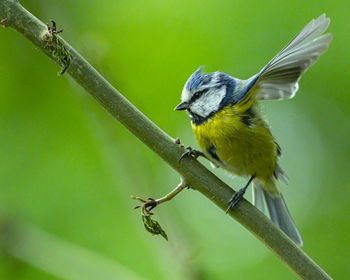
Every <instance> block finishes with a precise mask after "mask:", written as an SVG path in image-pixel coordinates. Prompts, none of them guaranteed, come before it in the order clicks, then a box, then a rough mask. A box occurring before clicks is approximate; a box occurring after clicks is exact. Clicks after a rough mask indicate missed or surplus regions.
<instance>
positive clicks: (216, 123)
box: [192, 106, 277, 183]
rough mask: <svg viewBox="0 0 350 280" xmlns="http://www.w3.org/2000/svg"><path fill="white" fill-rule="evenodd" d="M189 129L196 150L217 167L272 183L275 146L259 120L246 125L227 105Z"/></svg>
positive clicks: (264, 125) (268, 132) (262, 122)
mask: <svg viewBox="0 0 350 280" xmlns="http://www.w3.org/2000/svg"><path fill="white" fill-rule="evenodd" d="M192 129H193V133H194V135H195V138H196V141H197V143H198V145H199V147H200V149H201V150H202V151H203V152H204V153H205V154H206V155H207V156H208V157H209V158H210V159H211V160H212V161H213V162H214V163H216V164H217V165H219V166H220V167H223V168H225V169H226V170H228V171H230V172H232V173H235V174H237V175H240V176H253V175H255V176H256V178H257V179H259V180H260V181H262V182H265V183H267V182H269V181H272V180H273V176H272V174H273V172H274V170H275V168H276V162H277V146H276V143H275V141H274V139H273V137H272V135H271V133H270V130H269V128H268V126H267V125H266V123H265V122H264V121H263V120H262V119H260V118H255V119H253V120H252V123H251V125H250V126H248V125H246V124H244V123H243V122H242V121H241V118H240V116H239V115H238V114H237V113H236V112H235V111H234V108H233V107H231V106H230V107H226V108H224V109H222V110H221V111H219V112H217V113H216V114H215V115H214V116H213V117H212V118H210V119H209V120H208V121H206V122H204V123H202V124H200V125H198V126H197V125H195V124H194V123H192ZM213 151H215V153H216V155H217V157H218V158H219V159H220V160H218V159H217V158H216V157H215V155H214V156H213Z"/></svg>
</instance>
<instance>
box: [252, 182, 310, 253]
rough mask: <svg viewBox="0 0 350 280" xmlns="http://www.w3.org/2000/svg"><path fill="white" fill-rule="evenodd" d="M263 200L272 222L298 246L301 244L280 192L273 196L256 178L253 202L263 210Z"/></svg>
mask: <svg viewBox="0 0 350 280" xmlns="http://www.w3.org/2000/svg"><path fill="white" fill-rule="evenodd" d="M264 200H265V202H266V206H267V209H268V211H269V214H270V218H271V220H272V221H273V223H274V224H275V225H276V226H278V227H279V228H280V229H281V230H282V231H283V232H284V233H285V234H287V235H288V236H289V238H290V239H292V240H293V241H294V242H295V243H296V244H297V245H298V246H303V241H302V239H301V236H300V233H299V231H298V229H297V227H296V225H295V223H294V221H293V219H292V217H291V215H290V214H289V211H288V208H287V205H286V203H285V201H284V199H283V196H282V194H281V193H280V194H279V195H278V196H276V197H274V196H272V195H271V194H269V193H268V192H267V191H265V190H264V189H263V187H262V186H261V185H260V184H259V182H258V181H257V180H255V181H254V187H253V204H254V205H255V206H256V207H257V208H258V209H259V210H260V211H262V212H264Z"/></svg>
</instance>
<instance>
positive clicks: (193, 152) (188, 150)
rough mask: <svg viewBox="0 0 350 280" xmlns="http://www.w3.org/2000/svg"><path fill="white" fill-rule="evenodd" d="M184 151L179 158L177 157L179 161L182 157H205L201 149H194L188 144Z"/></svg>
mask: <svg viewBox="0 0 350 280" xmlns="http://www.w3.org/2000/svg"><path fill="white" fill-rule="evenodd" d="M185 150H186V152H184V153H183V154H182V155H181V157H180V159H179V162H180V161H181V160H182V159H183V158H184V157H189V158H190V157H192V158H194V159H197V158H198V157H205V158H206V156H205V154H203V153H202V152H201V151H198V150H195V149H192V148H191V147H190V146H187V147H186V148H185Z"/></svg>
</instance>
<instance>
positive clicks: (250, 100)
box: [175, 14, 332, 246]
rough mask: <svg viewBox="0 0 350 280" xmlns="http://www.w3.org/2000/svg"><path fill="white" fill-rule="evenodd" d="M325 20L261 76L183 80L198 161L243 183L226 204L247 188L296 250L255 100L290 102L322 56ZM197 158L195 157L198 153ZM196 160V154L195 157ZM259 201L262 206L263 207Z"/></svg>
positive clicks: (271, 145) (276, 150) (271, 142)
mask: <svg viewBox="0 0 350 280" xmlns="http://www.w3.org/2000/svg"><path fill="white" fill-rule="evenodd" d="M329 22H330V20H329V18H326V16H325V14H323V15H321V16H320V17H318V18H317V19H314V20H312V21H311V22H309V23H308V24H307V25H306V26H305V27H304V28H303V29H302V30H301V31H300V33H299V34H298V35H297V36H296V37H295V38H294V39H293V40H292V41H291V42H290V43H289V44H288V45H287V46H285V47H284V48H283V49H282V50H281V51H280V52H279V53H278V54H277V55H276V56H275V57H274V58H273V59H272V60H271V61H270V62H269V63H267V65H265V67H263V68H262V70H261V71H260V72H259V73H257V74H256V75H254V76H253V77H251V78H249V79H248V80H240V79H237V78H233V77H231V76H229V75H228V74H225V73H222V72H219V71H218V72H214V73H209V74H205V73H202V68H199V69H198V70H197V71H195V72H194V73H193V74H192V75H191V76H190V78H189V79H188V80H187V82H186V84H185V86H184V89H183V91H182V95H181V103H180V104H179V105H177V106H176V107H175V110H187V113H188V115H189V117H190V119H191V124H192V130H193V133H194V136H195V138H196V141H197V143H198V146H199V147H200V149H201V152H202V153H203V155H204V156H205V157H206V158H208V159H209V160H210V161H211V162H212V163H213V164H214V165H215V166H218V167H221V168H223V169H225V170H227V171H228V172H230V173H233V174H236V175H239V176H243V177H246V178H249V181H248V183H247V184H246V185H245V187H244V188H242V189H240V190H239V191H238V192H236V193H235V194H234V195H233V196H232V198H231V199H230V201H229V202H228V209H227V211H228V210H230V209H231V208H232V207H233V206H234V205H235V204H236V203H237V202H238V201H239V200H240V199H241V197H242V196H243V194H244V192H245V190H246V189H247V187H248V186H249V184H250V183H251V182H253V203H254V205H255V206H256V207H257V208H258V209H260V210H261V211H262V212H264V206H265V203H266V206H267V208H268V212H269V214H270V218H271V220H272V221H273V222H274V223H275V224H276V225H277V226H278V227H279V228H280V229H281V230H282V231H283V232H284V233H285V234H287V235H288V236H289V237H290V238H291V239H292V240H293V241H294V242H295V243H296V244H297V245H299V246H302V239H301V236H300V233H299V231H298V229H297V228H296V226H295V223H294V221H293V219H292V217H291V215H290V214H289V211H288V209H287V207H286V203H285V201H284V199H283V196H282V194H281V192H280V189H279V187H278V182H279V181H282V182H283V181H284V182H285V181H286V180H287V176H286V174H285V173H284V171H283V170H282V168H281V167H280V166H279V165H278V158H279V157H280V156H281V148H280V146H279V145H278V144H277V142H276V140H275V139H274V137H273V136H272V134H271V131H270V128H269V125H268V124H267V123H266V121H265V120H264V119H263V118H262V117H261V115H260V114H259V111H258V105H257V101H259V100H280V99H287V98H292V97H293V96H294V95H295V93H296V92H297V90H298V88H299V86H298V82H299V79H300V77H301V75H302V74H303V73H304V72H305V71H306V70H307V69H308V68H309V67H310V66H311V65H312V64H313V63H315V62H316V60H317V59H318V58H319V56H320V55H321V54H322V53H324V52H325V51H326V50H327V48H328V45H329V43H330V42H331V40H332V35H331V34H324V35H322V34H323V33H324V31H325V30H326V29H327V27H328V25H329ZM198 152H199V151H198ZM197 154H198V153H197ZM264 201H265V202H264Z"/></svg>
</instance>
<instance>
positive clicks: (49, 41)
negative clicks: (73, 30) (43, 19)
mask: <svg viewBox="0 0 350 280" xmlns="http://www.w3.org/2000/svg"><path fill="white" fill-rule="evenodd" d="M51 23H52V26H50V25H49V24H46V26H47V30H45V31H44V32H43V34H42V35H41V39H42V40H43V41H44V42H46V45H47V47H48V48H49V49H50V50H51V52H52V54H53V57H54V58H56V59H57V60H58V61H59V63H60V64H61V67H62V68H61V71H60V72H59V73H58V75H63V74H64V72H66V70H67V69H68V67H69V65H70V63H71V58H70V54H69V52H68V51H67V49H66V47H65V46H64V44H63V42H62V41H61V40H60V39H59V38H58V37H57V34H59V33H62V32H63V29H61V30H57V29H56V22H55V21H53V20H51Z"/></svg>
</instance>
